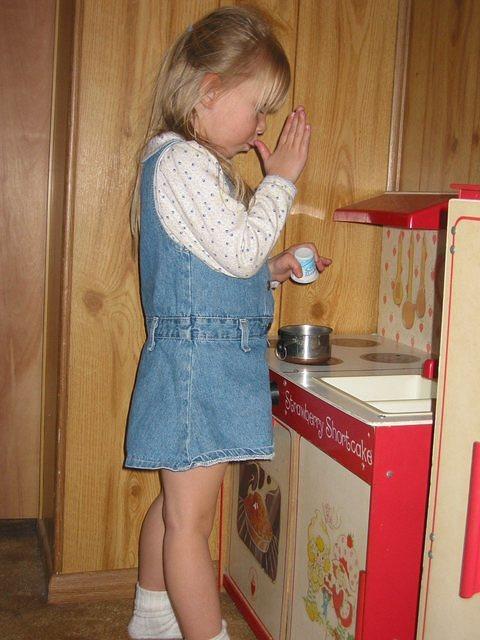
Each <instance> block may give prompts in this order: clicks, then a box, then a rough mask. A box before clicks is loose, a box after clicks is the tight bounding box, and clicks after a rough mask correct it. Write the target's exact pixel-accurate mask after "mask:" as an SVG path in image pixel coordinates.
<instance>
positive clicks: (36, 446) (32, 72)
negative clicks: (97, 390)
mask: <svg viewBox="0 0 480 640" xmlns="http://www.w3.org/2000/svg"><path fill="white" fill-rule="evenodd" d="M54 14H55V2H54V0H38V1H37V2H35V3H32V2H29V1H28V0H4V1H3V2H1V3H0V52H1V53H0V93H1V96H2V97H1V100H0V139H1V147H0V154H1V159H0V163H1V164H0V167H1V189H0V236H1V239H2V240H1V252H0V273H1V276H0V278H1V285H0V286H1V298H2V301H1V305H2V311H1V327H2V331H1V335H0V353H1V362H0V380H1V383H0V388H1V394H0V416H1V425H0V468H1V470H2V482H1V483H0V518H36V517H37V515H38V498H39V462H40V415H41V391H42V331H43V299H44V284H45V239H46V211H47V183H48V157H49V140H50V104H51V89H52V64H53V25H54Z"/></svg>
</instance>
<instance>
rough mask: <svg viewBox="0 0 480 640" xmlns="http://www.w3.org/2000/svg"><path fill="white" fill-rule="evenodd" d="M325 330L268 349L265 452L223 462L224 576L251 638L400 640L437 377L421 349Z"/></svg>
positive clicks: (411, 584) (411, 616) (410, 594)
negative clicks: (270, 427) (323, 356)
mask: <svg viewBox="0 0 480 640" xmlns="http://www.w3.org/2000/svg"><path fill="white" fill-rule="evenodd" d="M331 342H332V356H331V358H330V360H329V361H327V363H325V364H322V365H297V364H289V363H287V362H281V361H280V360H278V358H276V357H275V354H274V350H273V349H270V350H269V351H270V352H271V353H269V356H268V363H269V367H270V380H271V384H272V386H273V387H274V391H275V393H274V401H273V402H274V403H273V416H274V420H273V424H274V437H275V446H276V454H275V458H274V459H273V460H272V461H252V462H246V463H240V464H237V465H234V474H233V478H234V479H233V493H232V496H233V498H232V504H231V508H230V532H231V535H230V541H229V544H228V553H227V559H226V566H225V567H224V569H223V574H224V575H223V584H224V586H225V588H226V590H227V591H228V592H229V594H230V595H231V597H232V598H233V600H234V601H235V603H236V604H237V606H238V607H239V609H240V610H241V612H242V613H243V615H244V616H245V618H246V619H247V621H248V622H249V624H250V626H251V627H252V629H253V631H254V633H255V635H256V636H257V637H258V638H260V639H264V640H267V639H268V640H287V639H291V640H297V639H298V638H303V639H304V640H309V639H310V638H311V639H312V640H313V639H314V638H322V639H326V640H330V638H331V639H332V640H333V639H334V640H338V639H340V640H412V639H413V638H414V637H415V629H416V621H417V609H418V595H419V587H420V572H421V558H422V550H423V543H424V532H425V514H426V504H427V490H428V479H429V467H430V451H431V440H432V422H433V411H434V402H435V400H434V398H435V395H436V383H435V382H433V381H432V380H427V379H425V378H423V377H422V375H421V373H422V366H423V362H424V360H425V359H426V357H427V356H426V354H425V353H424V352H421V351H417V350H415V349H411V348H409V347H407V346H405V345H401V344H398V343H396V342H394V341H392V340H387V339H384V338H382V337H380V336H377V335H375V334H374V335H362V336H332V340H331Z"/></svg>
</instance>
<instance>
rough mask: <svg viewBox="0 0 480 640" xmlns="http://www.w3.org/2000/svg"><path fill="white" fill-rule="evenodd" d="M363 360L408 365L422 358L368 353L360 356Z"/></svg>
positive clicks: (404, 354)
mask: <svg viewBox="0 0 480 640" xmlns="http://www.w3.org/2000/svg"><path fill="white" fill-rule="evenodd" d="M360 358H363V360H369V361H370V362H388V363H389V364H392V363H397V362H398V363H399V364H406V363H407V362H418V360H420V358H418V357H417V356H409V355H407V354H406V353H366V354H365V355H363V356H360Z"/></svg>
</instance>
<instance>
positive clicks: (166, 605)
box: [128, 584, 182, 640]
mask: <svg viewBox="0 0 480 640" xmlns="http://www.w3.org/2000/svg"><path fill="white" fill-rule="evenodd" d="M128 634H129V636H130V638H132V640H150V639H151V640H153V639H155V640H181V638H182V632H181V631H180V628H179V626H178V623H177V619H176V618H175V613H174V612H173V609H172V604H171V602H170V598H169V597H168V593H167V592H166V591H149V590H148V589H143V588H142V587H141V586H140V585H139V584H137V588H136V591H135V606H134V610H133V616H132V619H131V620H130V623H129V625H128Z"/></svg>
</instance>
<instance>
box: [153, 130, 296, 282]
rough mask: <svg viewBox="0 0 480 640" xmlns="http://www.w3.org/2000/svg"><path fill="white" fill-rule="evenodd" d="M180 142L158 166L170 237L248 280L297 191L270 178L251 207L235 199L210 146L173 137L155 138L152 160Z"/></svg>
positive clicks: (161, 211)
mask: <svg viewBox="0 0 480 640" xmlns="http://www.w3.org/2000/svg"><path fill="white" fill-rule="evenodd" d="M172 139H178V140H179V141H178V142H177V143H176V144H174V145H172V146H171V147H169V148H168V149H167V150H166V151H165V153H164V155H163V156H162V158H161V160H160V162H159V163H158V164H157V167H156V172H155V180H154V189H155V205H156V211H157V214H158V216H159V218H160V220H161V222H162V224H163V226H164V228H165V230H166V232H167V233H168V234H169V236H170V237H171V238H172V239H173V240H174V241H175V242H177V243H179V244H181V245H183V246H184V247H185V248H187V249H188V250H189V251H191V252H192V253H193V254H194V255H195V256H196V257H197V258H199V259H200V260H202V261H203V262H205V263H206V264H207V265H208V266H209V267H211V268H212V269H215V270H216V271H220V272H221V273H225V274H226V275H229V276H233V277H238V278H248V277H250V276H252V275H253V274H255V273H256V272H257V271H258V270H259V269H260V267H261V266H262V265H263V263H264V262H265V260H266V259H267V258H268V255H269V253H270V251H271V249H272V248H273V246H274V244H275V243H276V241H277V239H278V236H279V235H280V232H281V230H282V228H283V225H284V224H285V220H286V217H287V214H288V212H289V211H290V208H291V206H292V203H293V198H294V197H295V193H296V189H295V186H294V185H293V183H291V182H290V181H289V180H286V179H284V178H282V177H280V176H272V175H269V176H266V177H265V178H264V179H263V180H262V182H261V183H260V185H259V186H258V188H257V190H256V191H255V193H254V196H253V197H252V199H251V200H250V202H249V204H248V207H246V206H245V205H244V204H243V203H241V202H239V201H238V200H236V199H235V198H234V197H232V195H231V189H230V184H229V181H228V180H227V178H226V176H225V174H224V173H223V171H222V169H221V166H220V163H219V162H218V160H217V159H216V158H215V156H214V155H213V154H212V153H210V152H209V151H208V150H207V149H206V148H205V147H203V146H201V145H200V144H198V143H197V142H195V141H186V140H183V138H181V137H180V136H179V135H177V134H174V133H165V134H162V135H160V136H157V137H155V138H153V139H152V140H151V141H150V143H149V145H148V146H147V149H146V152H145V156H146V157H148V156H150V155H151V154H152V153H154V152H155V150H156V149H158V148H159V147H160V146H161V145H163V144H165V143H166V142H168V141H170V140H172Z"/></svg>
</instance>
